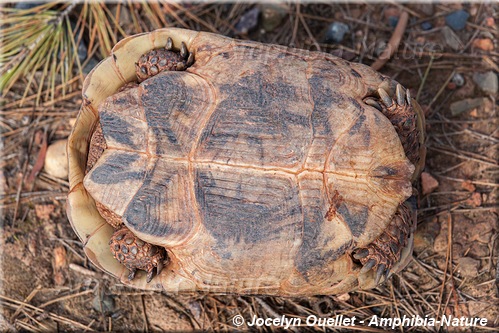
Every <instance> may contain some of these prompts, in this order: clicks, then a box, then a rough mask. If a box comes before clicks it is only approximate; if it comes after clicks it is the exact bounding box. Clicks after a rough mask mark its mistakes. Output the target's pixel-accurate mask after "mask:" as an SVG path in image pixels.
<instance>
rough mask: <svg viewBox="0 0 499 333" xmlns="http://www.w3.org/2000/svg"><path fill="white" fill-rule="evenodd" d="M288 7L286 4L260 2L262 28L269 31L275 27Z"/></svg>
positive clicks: (286, 12)
mask: <svg viewBox="0 0 499 333" xmlns="http://www.w3.org/2000/svg"><path fill="white" fill-rule="evenodd" d="M288 9H289V8H288V6H287V5H286V4H274V3H268V4H262V5H261V6H260V10H261V12H262V27H263V29H265V31H267V32H270V31H273V30H274V29H275V28H277V27H278V26H279V25H280V24H281V22H282V20H283V19H284V17H286V15H287V14H288Z"/></svg>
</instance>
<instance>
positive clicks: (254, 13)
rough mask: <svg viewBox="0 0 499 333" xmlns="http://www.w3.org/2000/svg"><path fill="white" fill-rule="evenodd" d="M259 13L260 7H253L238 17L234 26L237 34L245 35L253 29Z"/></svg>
mask: <svg viewBox="0 0 499 333" xmlns="http://www.w3.org/2000/svg"><path fill="white" fill-rule="evenodd" d="M259 15H260V8H259V7H255V8H253V9H250V10H249V11H247V12H246V13H244V15H243V16H241V18H240V19H239V21H238V22H237V23H236V26H235V27H234V28H235V29H236V32H237V33H238V34H242V35H245V34H247V33H248V32H249V31H250V30H253V29H254V28H255V27H256V26H257V25H258V16H259Z"/></svg>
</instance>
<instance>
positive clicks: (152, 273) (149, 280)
mask: <svg viewBox="0 0 499 333" xmlns="http://www.w3.org/2000/svg"><path fill="white" fill-rule="evenodd" d="M153 276H154V269H153V268H152V267H151V269H150V270H149V271H147V276H146V282H147V283H149V282H151V281H152V277H153Z"/></svg>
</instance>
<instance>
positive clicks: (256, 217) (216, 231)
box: [195, 170, 301, 249]
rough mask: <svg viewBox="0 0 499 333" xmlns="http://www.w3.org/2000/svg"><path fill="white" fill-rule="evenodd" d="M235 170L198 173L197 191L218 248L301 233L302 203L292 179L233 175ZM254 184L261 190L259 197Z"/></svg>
mask: <svg viewBox="0 0 499 333" xmlns="http://www.w3.org/2000/svg"><path fill="white" fill-rule="evenodd" d="M234 172H235V171H227V172H226V171H223V172H222V171H217V172H211V171H209V170H198V171H197V173H196V180H197V181H196V183H195V194H196V199H197V202H198V204H199V206H200V208H201V214H202V217H203V221H204V224H203V225H204V226H205V228H206V229H207V230H208V232H210V234H211V235H212V236H213V237H214V238H215V239H216V240H217V241H216V244H217V249H224V248H227V247H230V246H238V245H237V244H242V245H241V246H243V245H244V244H271V242H272V240H273V239H278V238H281V237H283V235H284V236H285V237H293V235H294V234H295V233H298V230H299V229H300V226H301V218H300V217H301V207H300V203H299V199H298V189H297V188H296V187H289V182H287V181H283V180H282V179H281V180H280V179H272V178H257V177H255V175H246V176H244V175H241V174H239V176H238V177H234V176H235V174H234ZM247 179H251V182H249V183H248V182H247ZM254 187H256V188H257V190H258V191H259V193H260V192H261V194H260V195H259V196H258V199H256V200H255V197H254V190H255V189H254ZM283 203H286V205H284V204H283ZM289 221H295V222H294V223H289ZM283 222H286V223H283ZM288 234H289V235H288ZM234 244H236V245H234Z"/></svg>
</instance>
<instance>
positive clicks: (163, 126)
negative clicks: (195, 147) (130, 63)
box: [142, 72, 193, 155]
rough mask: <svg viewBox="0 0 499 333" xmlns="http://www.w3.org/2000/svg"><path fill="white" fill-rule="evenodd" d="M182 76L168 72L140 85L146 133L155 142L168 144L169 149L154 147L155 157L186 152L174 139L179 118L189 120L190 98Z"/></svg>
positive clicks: (166, 147) (185, 148) (160, 146)
mask: <svg viewBox="0 0 499 333" xmlns="http://www.w3.org/2000/svg"><path fill="white" fill-rule="evenodd" d="M181 75H183V73H182V72H178V73H177V72H168V75H161V74H160V75H157V76H155V77H153V78H150V79H149V80H147V81H146V83H144V84H143V86H144V93H143V98H142V103H143V106H144V109H145V111H146V112H145V115H146V120H147V124H148V126H149V129H150V130H151V131H152V132H153V133H154V136H155V137H156V141H157V142H168V143H170V144H169V145H167V146H166V145H161V144H158V145H156V153H157V154H159V155H164V154H166V153H168V152H169V151H172V150H176V151H177V150H180V151H183V152H188V151H189V150H190V147H183V146H182V144H181V143H180V142H179V140H178V138H177V131H179V130H182V129H179V126H178V121H177V117H178V115H179V114H182V113H183V114H185V115H187V116H190V112H191V111H192V108H189V107H188V105H190V104H192V103H193V101H192V94H191V93H190V91H189V88H188V87H187V86H186V85H185V83H184V81H183V80H182V77H181Z"/></svg>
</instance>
